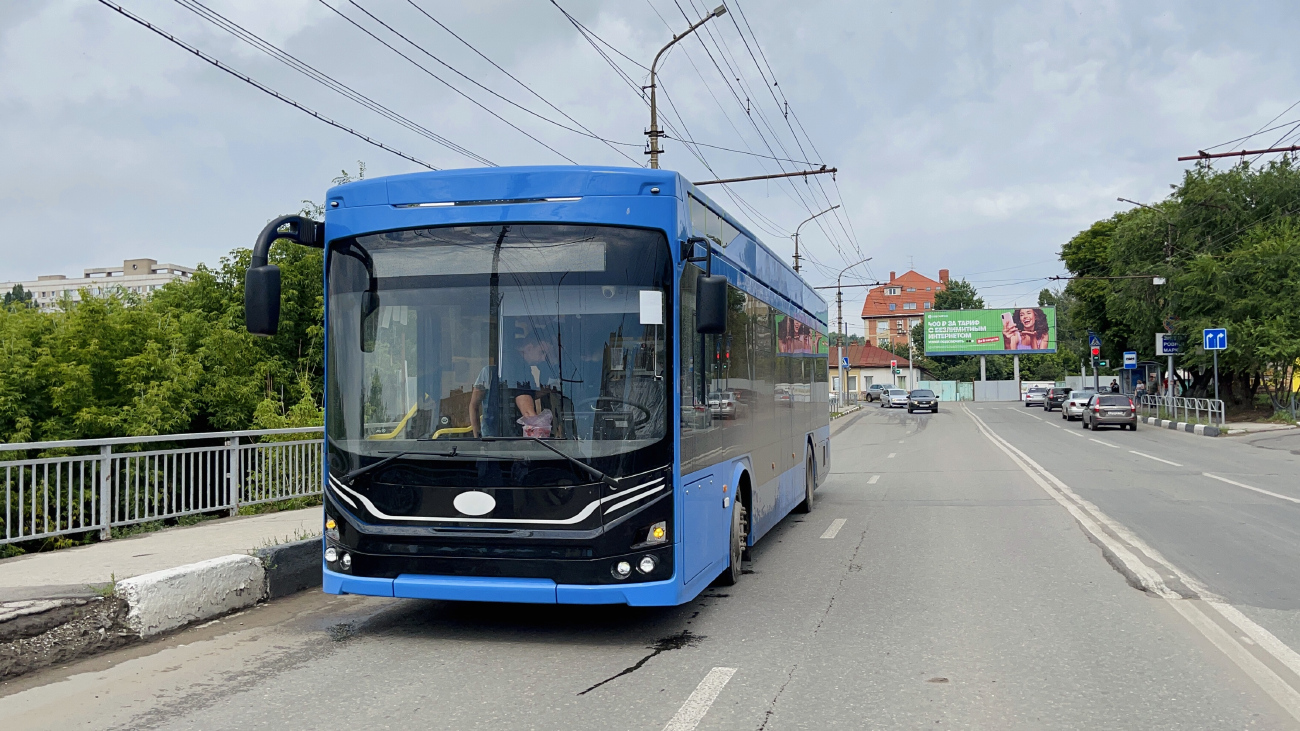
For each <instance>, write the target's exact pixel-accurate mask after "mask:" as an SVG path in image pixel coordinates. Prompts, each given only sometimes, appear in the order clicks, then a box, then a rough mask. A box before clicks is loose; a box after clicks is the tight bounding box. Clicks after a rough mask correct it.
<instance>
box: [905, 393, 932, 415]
mask: <svg viewBox="0 0 1300 731" xmlns="http://www.w3.org/2000/svg"><path fill="white" fill-rule="evenodd" d="M917 410H922V411H929V412H931V413H935V414H937V413H939V397H938V396H935V395H934V391H931V390H930V389H928V388H917V389H913V390H912V392H911V393H909V394H907V413H909V414H910V413H912V412H914V411H917Z"/></svg>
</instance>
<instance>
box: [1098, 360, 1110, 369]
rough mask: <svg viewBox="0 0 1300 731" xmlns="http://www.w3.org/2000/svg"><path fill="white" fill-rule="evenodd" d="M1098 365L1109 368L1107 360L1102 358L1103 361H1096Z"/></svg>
mask: <svg viewBox="0 0 1300 731" xmlns="http://www.w3.org/2000/svg"><path fill="white" fill-rule="evenodd" d="M1098 365H1100V366H1101V367H1102V368H1109V367H1110V364H1109V363H1107V362H1106V361H1104V360H1103V361H1098Z"/></svg>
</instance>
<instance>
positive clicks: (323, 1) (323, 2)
mask: <svg viewBox="0 0 1300 731" xmlns="http://www.w3.org/2000/svg"><path fill="white" fill-rule="evenodd" d="M317 2H319V3H320V4H321V5H324V6H325V7H327V8H329V9H330V11H331V12H333V13H334V14H335V15H337V16H339V17H340V18H342V19H344V20H346V21H347V22H348V23H351V24H352V25H353V26H355V27H356V28H357V30H360V31H361V32H362V33H365V34H366V35H368V36H370V37H371V38H373V39H374V40H375V41H377V42H379V43H380V44H382V45H383V46H384V47H385V48H387V49H388V50H390V51H392V52H393V53H396V54H397V55H399V56H401V57H402V58H404V59H406V60H407V61H408V62H410V63H411V65H413V66H415V67H416V68H418V69H420V70H421V71H423V72H424V73H426V74H428V75H429V76H431V77H433V78H434V79H436V80H437V81H438V82H439V83H441V84H442V85H443V86H446V87H447V88H448V89H451V90H452V91H454V92H456V93H457V94H459V95H460V96H462V97H464V98H465V99H466V100H467V101H469V102H470V103H471V104H473V105H474V106H476V107H478V108H479V109H482V110H483V111H485V112H487V113H488V114H490V115H492V116H493V117H495V118H496V119H498V120H500V121H501V122H503V123H504V124H505V125H506V126H508V127H510V128H511V129H513V130H515V131H516V132H518V133H520V134H522V135H523V136H525V137H527V138H528V139H530V140H532V141H533V142H536V143H537V144H539V145H541V146H542V147H545V148H546V149H548V150H550V151H551V152H554V153H555V154H556V155H559V156H560V157H562V158H564V159H565V160H566V161H567V162H569V163H570V164H573V165H577V164H578V163H577V162H576V161H574V160H573V159H572V158H570V157H569V156H568V155H565V154H564V153H563V152H560V151H559V150H557V149H555V148H554V147H551V146H550V145H548V144H546V143H545V142H542V141H541V140H539V139H537V138H536V137H534V136H532V135H531V134H529V133H528V132H526V131H525V130H523V129H522V128H520V127H519V126H517V125H516V124H514V123H513V122H511V121H510V120H508V119H506V118H505V117H502V116H501V115H500V114H497V113H496V112H494V111H492V110H491V109H489V108H488V107H487V106H486V105H484V104H483V103H482V102H480V101H479V100H477V99H475V98H474V97H472V96H470V95H469V94H466V93H465V92H463V91H461V90H460V89H458V88H456V87H455V86H453V85H452V84H450V83H448V82H447V80H446V79H443V78H442V77H441V76H439V75H437V74H435V73H434V72H432V71H430V70H429V69H428V68H427V67H425V66H424V65H423V64H421V63H420V62H419V61H416V60H415V59H413V58H411V57H410V56H408V55H406V54H405V53H402V52H401V51H399V50H397V48H395V47H394V46H393V45H392V44H390V43H389V42H388V41H385V40H384V39H382V38H380V37H379V36H377V35H375V34H374V33H372V32H371V31H370V29H368V28H366V27H365V26H363V25H361V24H360V23H358V22H357V21H355V20H353V19H352V18H349V17H348V16H346V15H344V14H343V12H342V11H340V10H339V9H338V8H335V7H334V6H333V5H330V4H329V3H328V2H326V0H317ZM348 2H349V3H351V4H352V5H354V6H356V8H357V9H359V10H360V11H361V12H363V13H365V14H366V15H369V16H370V18H371V19H372V20H374V21H375V22H377V23H379V24H380V25H382V26H384V27H385V28H387V29H388V30H389V31H391V32H392V33H393V34H394V35H396V36H397V37H398V38H401V39H402V40H404V41H406V42H407V43H409V44H411V45H412V46H415V48H416V49H418V50H420V51H421V52H423V53H424V54H425V55H426V56H428V57H429V58H432V59H433V60H435V61H438V63H442V61H441V60H439V59H438V58H437V57H436V56H434V55H433V54H431V53H429V52H428V51H425V50H424V49H423V48H421V47H420V46H419V45H418V44H416V43H415V42H414V41H411V40H410V39H409V38H407V37H406V36H404V35H402V34H401V33H399V32H397V31H396V30H395V29H393V27H392V26H390V25H388V24H387V23H385V22H384V21H382V20H379V19H378V18H376V17H375V16H374V15H372V14H371V13H370V11H368V10H366V9H365V8H363V7H361V6H360V5H357V4H356V3H355V2H352V0H348ZM443 65H444V66H446V64H443ZM448 68H451V67H450V66H448ZM454 70H455V69H453V71H454ZM457 73H459V72H457Z"/></svg>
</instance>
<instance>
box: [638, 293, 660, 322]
mask: <svg viewBox="0 0 1300 731" xmlns="http://www.w3.org/2000/svg"><path fill="white" fill-rule="evenodd" d="M641 324H642V325H662V324H664V293H663V292H658V291H655V290H653V289H643V290H641Z"/></svg>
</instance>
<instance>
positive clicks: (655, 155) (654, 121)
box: [646, 5, 727, 170]
mask: <svg viewBox="0 0 1300 731" xmlns="http://www.w3.org/2000/svg"><path fill="white" fill-rule="evenodd" d="M726 12H727V6H726V5H719V6H718V7H716V8H714V10H713V12H712V13H709V14H708V15H706V16H704V17H703V18H700V20H699V21H698V22H696V23H695V25H692V26H691V27H689V28H687V29H686V32H684V33H682V34H681V35H679V36H673V39H672V41H670V42H669V43H668V45H666V46H664V47H663V48H661V49H659V53H656V54H655V60H654V61H652V62H651V63H650V131H649V132H647V133H646V136H648V137H649V138H650V167H651V168H653V169H656V170H657V169H659V153H661V152H663V150H661V149H660V148H659V138H660V137H662V136H663V132H660V131H659V107H658V105H657V104H656V100H655V68H656V67H657V66H658V65H659V57H660V56H662V55H664V52H665V51H667V50H668V49H670V48H672V47H673V46H674V45H675V44H676V43H677V41H680V40H681V39H683V38H685V37H686V36H688V35H690V34H692V33H694V32H695V29H696V28H699V27H700V26H702V25H704V24H705V23H707V22H709V21H710V20H713V19H714V18H721V17H722V16H723V15H724V14H725V13H726Z"/></svg>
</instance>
